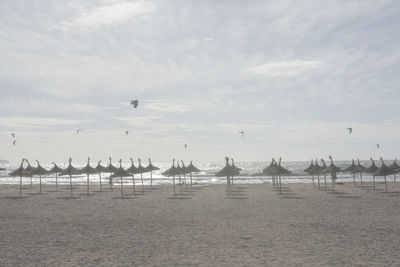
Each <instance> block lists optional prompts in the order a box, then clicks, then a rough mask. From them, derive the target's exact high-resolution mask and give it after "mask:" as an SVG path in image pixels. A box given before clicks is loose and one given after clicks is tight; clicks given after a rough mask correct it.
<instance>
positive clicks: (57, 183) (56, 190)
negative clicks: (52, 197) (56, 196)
mask: <svg viewBox="0 0 400 267" xmlns="http://www.w3.org/2000/svg"><path fill="white" fill-rule="evenodd" d="M56 192H58V174H57V173H56Z"/></svg>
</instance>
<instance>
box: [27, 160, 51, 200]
mask: <svg viewBox="0 0 400 267" xmlns="http://www.w3.org/2000/svg"><path fill="white" fill-rule="evenodd" d="M36 162H37V167H36V168H34V169H33V170H32V171H31V175H39V185H40V186H39V188H40V189H39V192H40V193H42V175H46V174H49V173H50V172H49V171H48V170H46V169H45V168H43V167H42V166H40V163H39V161H38V160H36Z"/></svg>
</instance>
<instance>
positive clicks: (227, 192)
mask: <svg viewBox="0 0 400 267" xmlns="http://www.w3.org/2000/svg"><path fill="white" fill-rule="evenodd" d="M226 195H227V196H228V195H229V176H226Z"/></svg>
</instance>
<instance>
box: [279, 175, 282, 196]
mask: <svg viewBox="0 0 400 267" xmlns="http://www.w3.org/2000/svg"><path fill="white" fill-rule="evenodd" d="M279 194H281V195H282V176H280V175H279Z"/></svg>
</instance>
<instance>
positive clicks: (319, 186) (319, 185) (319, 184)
mask: <svg viewBox="0 0 400 267" xmlns="http://www.w3.org/2000/svg"><path fill="white" fill-rule="evenodd" d="M317 178H318V188H321V183H320V181H319V174H318V175H317Z"/></svg>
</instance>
